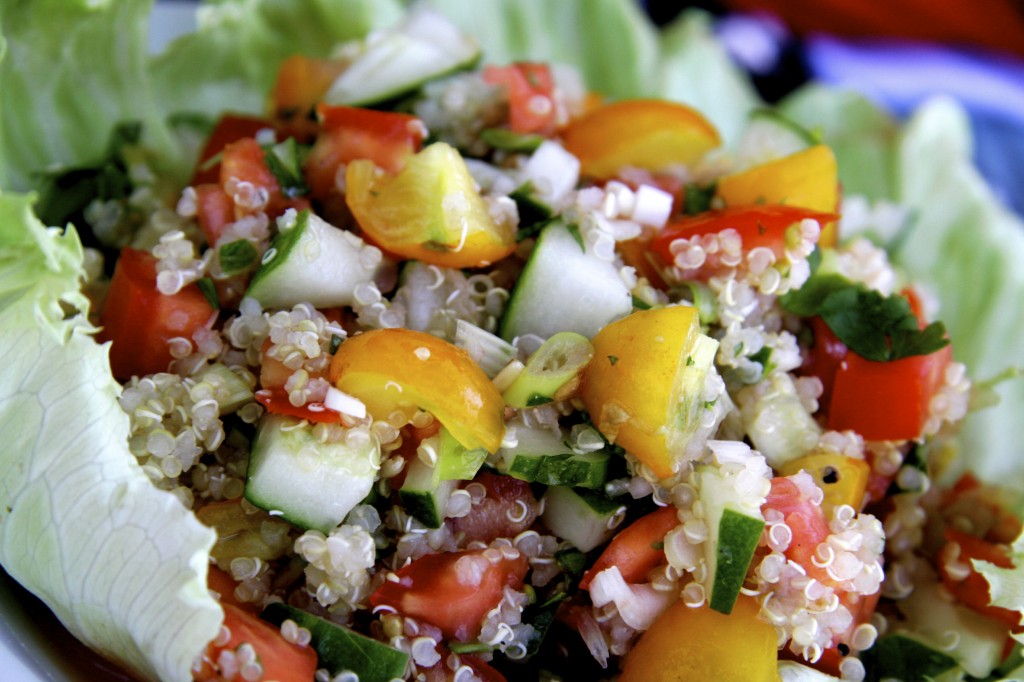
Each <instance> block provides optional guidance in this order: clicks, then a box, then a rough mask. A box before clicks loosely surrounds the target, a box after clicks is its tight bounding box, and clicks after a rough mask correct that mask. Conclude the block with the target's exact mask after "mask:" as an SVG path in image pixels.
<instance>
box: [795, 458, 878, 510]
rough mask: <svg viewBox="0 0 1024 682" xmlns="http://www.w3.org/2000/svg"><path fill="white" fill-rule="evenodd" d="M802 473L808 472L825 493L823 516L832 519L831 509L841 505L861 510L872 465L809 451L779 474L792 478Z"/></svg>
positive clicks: (861, 460) (822, 506)
mask: <svg viewBox="0 0 1024 682" xmlns="http://www.w3.org/2000/svg"><path fill="white" fill-rule="evenodd" d="M801 470H803V471H806V472H807V473H809V474H810V475H811V476H812V477H813V478H814V482H815V483H817V484H818V487H819V488H821V489H822V491H823V492H824V493H825V497H824V499H823V500H822V503H821V508H822V509H823V510H824V511H825V516H826V517H831V516H832V510H833V509H834V508H835V507H837V506H839V505H841V504H848V505H850V506H851V507H853V508H854V509H856V510H857V511H860V510H861V509H862V508H863V507H864V501H865V497H864V496H865V493H866V492H867V489H868V478H869V477H870V476H871V465H870V464H868V463H867V461H865V460H863V459H856V458H854V457H847V456H846V455H843V454H841V453H838V452H812V453H810V454H807V455H804V456H803V457H797V458H796V459H793V460H790V461H788V462H786V463H785V464H784V465H782V466H781V467H780V468H779V471H778V473H779V475H781V476H792V475H793V474H796V473H799V472H800V471H801Z"/></svg>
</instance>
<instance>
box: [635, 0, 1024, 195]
mask: <svg viewBox="0 0 1024 682" xmlns="http://www.w3.org/2000/svg"><path fill="white" fill-rule="evenodd" d="M642 4H643V5H644V6H645V8H646V9H647V12H648V14H649V15H650V16H651V18H652V19H654V21H655V22H656V23H659V24H664V23H667V22H669V21H671V20H672V19H673V18H674V17H675V16H676V15H677V14H678V13H679V12H680V11H682V10H683V9H684V8H685V7H700V8H702V9H705V10H707V11H709V12H711V13H712V14H714V15H715V16H716V17H717V26H716V33H717V35H718V37H719V38H720V39H721V40H722V42H723V44H724V45H725V46H726V48H727V49H728V51H729V52H730V54H731V55H732V56H733V58H734V59H735V60H736V61H737V62H739V63H740V64H741V65H742V66H743V67H744V68H745V69H746V70H747V71H748V72H749V73H750V74H751V76H752V78H753V81H754V84H755V86H756V87H757V89H758V90H759V92H760V93H761V96H762V97H764V98H765V99H766V100H768V101H772V102H774V101H777V100H778V99H780V98H781V97H783V96H785V95H786V94H787V93H789V92H791V91H792V90H793V89H794V88H795V87H797V86H798V85H800V84H801V83H803V82H805V81H806V80H808V79H813V80H819V81H823V82H825V83H829V84H832V85H836V86H839V87H848V88H851V89H855V90H857V91H858V92H861V93H864V94H865V95H867V96H868V97H870V98H871V99H873V100H875V101H876V102H877V103H879V104H881V105H882V106H884V107H885V108H887V109H888V110H890V111H891V112H893V113H894V114H896V115H898V116H905V115H907V114H909V113H910V111H912V110H913V109H914V108H915V107H916V106H917V105H918V104H920V103H921V102H922V101H923V100H925V99H926V98H928V97H930V96H933V95H937V94H945V95H950V96H953V97H955V98H956V99H957V100H959V101H960V102H961V104H962V105H963V106H964V107H965V108H966V109H967V111H968V114H969V116H970V119H971V124H972V127H973V129H974V134H975V149H974V156H975V163H976V165H977V166H978V169H979V170H980V171H981V173H982V174H983V175H984V176H985V177H986V179H987V180H988V181H989V183H990V184H991V185H992V187H993V188H994V190H995V192H996V194H997V196H999V197H1000V198H1001V199H1002V200H1003V201H1004V202H1005V203H1006V204H1007V205H1008V206H1010V207H1011V208H1012V209H1014V210H1015V211H1016V212H1017V213H1018V214H1020V215H1024V179H1022V178H1024V0H972V1H971V2H967V0H885V1H884V2H879V1H877V0H875V1H873V0H866V1H865V0H818V1H817V2H814V3H808V2H803V1H801V0H722V1H721V2H717V1H713V0H698V1H696V2H689V3H687V2H681V1H680V0H647V1H646V2H643V3H642Z"/></svg>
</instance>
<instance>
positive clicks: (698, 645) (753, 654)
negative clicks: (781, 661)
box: [619, 597, 778, 682]
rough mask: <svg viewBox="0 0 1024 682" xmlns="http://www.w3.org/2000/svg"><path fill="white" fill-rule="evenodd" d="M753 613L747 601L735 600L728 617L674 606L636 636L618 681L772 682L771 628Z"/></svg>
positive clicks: (750, 601) (752, 603)
mask: <svg viewBox="0 0 1024 682" xmlns="http://www.w3.org/2000/svg"><path fill="white" fill-rule="evenodd" d="M758 609H759V607H758V603H757V602H756V601H755V600H754V599H753V598H751V597H740V599H738V600H737V602H736V607H735V608H734V609H733V611H732V613H730V614H729V615H725V614H722V613H718V612H716V611H713V610H711V609H710V608H708V607H706V606H704V607H700V608H690V607H689V606H687V605H686V604H684V603H683V602H682V601H678V602H676V603H675V604H673V605H672V606H670V607H669V608H668V610H666V611H665V612H664V613H662V614H661V616H659V617H658V619H657V620H656V621H654V625H652V626H651V628H650V629H649V630H647V631H646V632H645V633H643V635H641V636H640V639H639V640H638V641H637V643H636V645H635V646H634V647H633V649H632V650H631V651H630V652H629V654H628V655H627V656H626V658H625V661H624V663H623V666H622V675H621V676H620V678H619V679H620V680H622V682H670V681H676V680H745V681H748V682H776V680H778V672H777V670H776V666H777V661H778V649H777V648H776V641H775V640H776V637H775V628H774V627H772V626H771V625H769V624H768V623H765V622H763V621H762V620H761V619H760V618H758Z"/></svg>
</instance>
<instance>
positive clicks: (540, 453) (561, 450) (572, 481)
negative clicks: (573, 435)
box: [497, 426, 611, 488]
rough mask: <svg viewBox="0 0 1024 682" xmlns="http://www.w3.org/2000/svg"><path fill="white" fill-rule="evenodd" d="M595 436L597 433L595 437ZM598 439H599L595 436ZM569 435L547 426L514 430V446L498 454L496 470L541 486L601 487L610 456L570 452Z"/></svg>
mask: <svg viewBox="0 0 1024 682" xmlns="http://www.w3.org/2000/svg"><path fill="white" fill-rule="evenodd" d="M594 435H595V436H597V434H596V433H595V434H594ZM598 437H600V436H598ZM567 438H568V434H566V433H563V432H562V430H561V429H559V430H558V432H557V433H556V432H554V431H553V430H551V429H549V428H546V427H540V426H538V427H534V428H527V427H524V426H517V427H516V444H515V445H512V446H505V447H502V448H501V450H499V451H498V456H499V457H500V459H499V460H498V462H497V467H498V470H499V471H501V472H502V473H506V474H508V475H509V476H514V477H515V478H519V479H522V480H524V481H531V482H536V483H543V484H544V485H564V486H572V487H580V488H598V487H600V486H602V485H604V482H605V478H606V477H607V472H608V460H609V459H610V457H611V455H610V454H609V453H608V451H607V450H606V449H601V450H597V451H596V452H582V453H577V452H573V450H572V448H570V447H569V445H568V443H567Z"/></svg>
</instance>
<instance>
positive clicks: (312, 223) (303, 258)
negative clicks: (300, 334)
mask: <svg viewBox="0 0 1024 682" xmlns="http://www.w3.org/2000/svg"><path fill="white" fill-rule="evenodd" d="M286 223H287V218H285V217H282V218H281V219H279V220H278V225H279V226H280V227H282V229H281V231H280V232H278V234H277V236H276V237H274V241H273V242H272V243H271V245H270V249H269V250H268V251H267V252H266V253H265V254H263V262H262V263H261V265H260V267H259V268H258V269H257V270H256V274H254V275H253V278H252V281H251V282H250V283H249V288H248V290H246V292H245V295H246V296H249V297H251V298H255V299H256V300H257V301H259V302H260V305H262V306H263V307H264V308H290V307H291V306H293V305H295V304H297V303H301V302H303V301H305V302H308V303H311V304H313V306H314V307H317V308H334V307H341V306H349V305H352V304H353V303H354V302H355V290H356V287H357V286H359V285H360V284H363V283H366V282H372V281H373V280H374V278H375V277H376V276H377V273H378V269H379V267H380V265H381V253H380V250H379V249H377V248H376V247H374V246H369V245H368V244H366V243H365V242H363V240H362V239H360V238H359V237H357V236H356V235H354V234H352V233H351V232H347V231H345V230H341V229H338V228H336V227H334V226H333V225H331V224H329V223H327V222H326V221H324V220H323V219H322V218H319V217H317V216H316V215H314V214H313V213H311V212H310V211H302V212H301V213H299V214H298V217H297V219H296V220H295V224H294V226H291V227H287V229H285V224H286Z"/></svg>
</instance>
